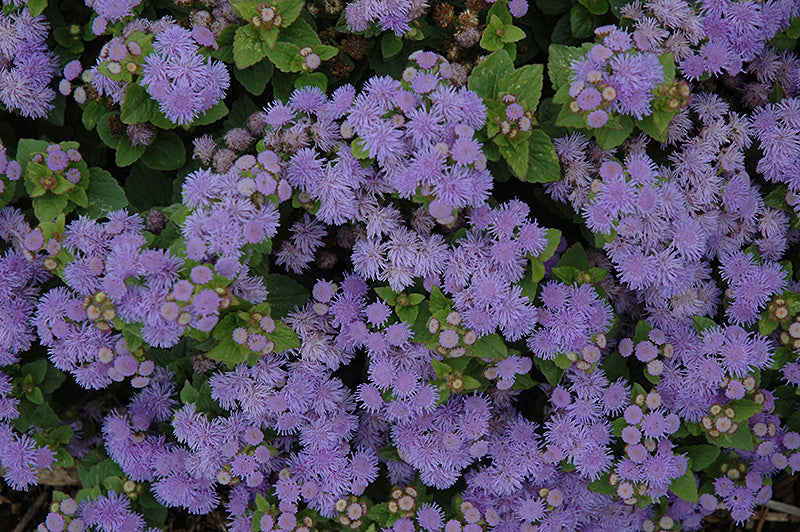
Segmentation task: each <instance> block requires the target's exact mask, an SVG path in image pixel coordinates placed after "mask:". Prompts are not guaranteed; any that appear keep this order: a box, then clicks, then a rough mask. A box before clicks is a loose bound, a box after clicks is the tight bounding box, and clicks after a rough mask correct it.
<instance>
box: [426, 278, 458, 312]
mask: <svg viewBox="0 0 800 532" xmlns="http://www.w3.org/2000/svg"><path fill="white" fill-rule="evenodd" d="M452 306H453V303H452V302H451V301H450V300H449V299H448V298H447V296H445V295H444V294H443V293H442V291H441V290H439V287H438V286H436V285H434V286H433V288H432V289H431V302H430V308H431V314H433V315H436V314H439V313H443V314H447V313H448V312H450V309H451V308H452Z"/></svg>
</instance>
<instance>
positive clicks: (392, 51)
mask: <svg viewBox="0 0 800 532" xmlns="http://www.w3.org/2000/svg"><path fill="white" fill-rule="evenodd" d="M402 49H403V38H402V37H400V36H398V35H395V34H394V33H391V32H386V33H384V34H383V37H381V54H383V58H384V59H391V58H392V57H394V56H396V55H397V54H399V53H400V50H402Z"/></svg>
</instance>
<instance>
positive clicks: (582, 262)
mask: <svg viewBox="0 0 800 532" xmlns="http://www.w3.org/2000/svg"><path fill="white" fill-rule="evenodd" d="M557 266H572V267H573V268H576V269H577V270H580V271H585V270H588V269H589V268H591V267H592V265H591V263H590V262H589V257H587V255H586V250H584V249H583V246H582V245H581V244H580V242H576V243H575V244H572V245H571V246H570V247H568V248H567V249H566V251H564V253H563V254H562V255H561V258H560V259H558V263H557Z"/></svg>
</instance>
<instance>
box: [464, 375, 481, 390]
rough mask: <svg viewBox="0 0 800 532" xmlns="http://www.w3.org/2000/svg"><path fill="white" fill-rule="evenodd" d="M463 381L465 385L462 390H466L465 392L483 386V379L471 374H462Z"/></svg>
mask: <svg viewBox="0 0 800 532" xmlns="http://www.w3.org/2000/svg"><path fill="white" fill-rule="evenodd" d="M461 381H462V382H463V383H464V385H463V387H462V388H461V390H462V391H465V392H468V391H472V390H477V389H478V388H480V387H481V386H482V385H481V381H479V380H478V379H476V378H474V377H470V376H469V375H462V376H461Z"/></svg>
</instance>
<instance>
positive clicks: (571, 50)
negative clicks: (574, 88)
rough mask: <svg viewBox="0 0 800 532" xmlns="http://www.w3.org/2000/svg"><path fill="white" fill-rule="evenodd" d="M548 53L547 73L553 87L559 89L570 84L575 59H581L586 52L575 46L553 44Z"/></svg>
mask: <svg viewBox="0 0 800 532" xmlns="http://www.w3.org/2000/svg"><path fill="white" fill-rule="evenodd" d="M548 53H549V58H548V61H547V74H548V76H549V77H550V82H551V83H552V84H553V89H554V90H556V91H557V90H558V89H559V88H560V87H561V86H562V85H569V78H570V77H571V76H572V68H571V65H572V63H573V61H577V60H579V59H580V58H581V57H583V56H584V55H585V53H586V52H585V51H584V50H581V49H580V48H577V47H575V46H565V45H563V44H551V45H550V48H549V49H548Z"/></svg>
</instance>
